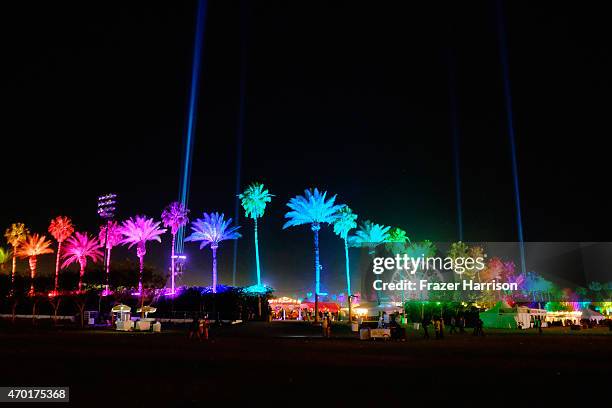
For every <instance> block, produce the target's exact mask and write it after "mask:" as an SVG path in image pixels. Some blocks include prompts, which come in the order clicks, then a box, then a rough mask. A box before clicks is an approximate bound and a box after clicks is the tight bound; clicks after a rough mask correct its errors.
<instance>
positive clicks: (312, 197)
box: [283, 188, 343, 320]
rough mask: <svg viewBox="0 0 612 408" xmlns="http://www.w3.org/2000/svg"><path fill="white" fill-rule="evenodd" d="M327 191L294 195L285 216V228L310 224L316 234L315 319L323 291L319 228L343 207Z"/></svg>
mask: <svg viewBox="0 0 612 408" xmlns="http://www.w3.org/2000/svg"><path fill="white" fill-rule="evenodd" d="M326 196H327V191H324V192H322V193H321V192H319V190H318V189H316V188H315V189H314V191H313V190H304V195H303V196H302V195H298V196H295V197H293V198H292V199H291V200H289V202H288V203H287V207H289V208H290V209H291V211H289V212H288V213H287V214H285V218H287V219H288V221H287V222H285V225H283V229H285V228H288V227H294V226H298V225H304V224H310V229H311V230H312V232H313V234H314V251H315V319H316V320H318V318H319V296H318V295H319V293H321V290H320V289H321V265H320V263H319V230H320V229H321V224H333V222H334V221H336V218H338V211H339V210H340V209H341V208H342V207H343V206H342V205H336V204H334V202H335V201H336V196H335V195H334V196H333V197H331V198H330V199H329V200H328V199H326Z"/></svg>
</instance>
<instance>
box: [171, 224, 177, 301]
mask: <svg viewBox="0 0 612 408" xmlns="http://www.w3.org/2000/svg"><path fill="white" fill-rule="evenodd" d="M175 241H176V234H172V259H171V260H170V265H171V269H172V276H171V277H170V279H171V281H172V290H171V291H170V293H172V294H173V295H174V268H175V259H174V242H175Z"/></svg>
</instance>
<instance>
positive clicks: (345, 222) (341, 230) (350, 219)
mask: <svg viewBox="0 0 612 408" xmlns="http://www.w3.org/2000/svg"><path fill="white" fill-rule="evenodd" d="M354 228H357V214H355V213H354V212H353V210H351V208H350V207H349V206H348V205H345V206H344V207H342V208H341V209H340V211H338V218H337V219H336V221H334V232H335V233H336V235H338V236H339V237H340V238H342V239H347V237H348V233H349V231H350V230H352V229H354Z"/></svg>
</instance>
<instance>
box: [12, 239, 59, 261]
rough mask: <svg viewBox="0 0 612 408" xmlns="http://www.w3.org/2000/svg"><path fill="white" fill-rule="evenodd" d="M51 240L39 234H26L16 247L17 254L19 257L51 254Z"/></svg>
mask: <svg viewBox="0 0 612 408" xmlns="http://www.w3.org/2000/svg"><path fill="white" fill-rule="evenodd" d="M50 246H51V241H49V240H47V237H45V236H44V235H39V234H32V235H28V236H27V237H26V239H25V241H23V242H22V243H21V245H19V247H17V256H18V257H20V258H29V257H31V256H38V255H44V254H52V253H53V250H52V249H51V248H49V247H50Z"/></svg>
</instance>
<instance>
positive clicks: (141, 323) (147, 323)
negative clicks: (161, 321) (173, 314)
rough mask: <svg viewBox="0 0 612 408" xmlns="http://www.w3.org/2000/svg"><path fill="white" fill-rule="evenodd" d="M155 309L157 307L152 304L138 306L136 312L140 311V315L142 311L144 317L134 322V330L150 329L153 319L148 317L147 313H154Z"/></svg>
mask: <svg viewBox="0 0 612 408" xmlns="http://www.w3.org/2000/svg"><path fill="white" fill-rule="evenodd" d="M156 311H157V309H156V308H154V307H153V306H143V307H141V308H138V310H137V311H136V312H138V313H140V314H141V315H142V314H143V313H144V318H143V319H140V320H138V321H137V322H136V330H140V331H147V330H150V329H151V322H153V321H154V320H155V319H150V318H149V313H155V312H156Z"/></svg>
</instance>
